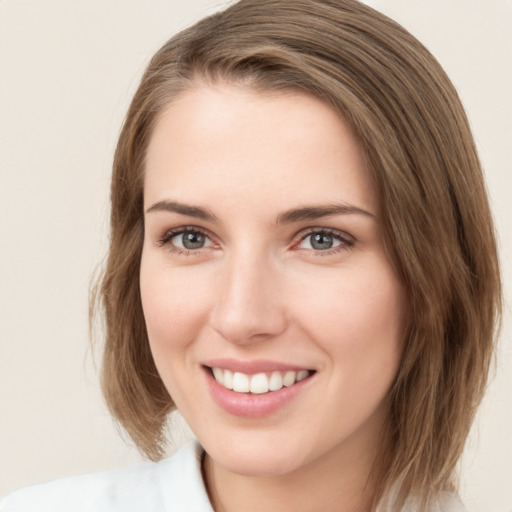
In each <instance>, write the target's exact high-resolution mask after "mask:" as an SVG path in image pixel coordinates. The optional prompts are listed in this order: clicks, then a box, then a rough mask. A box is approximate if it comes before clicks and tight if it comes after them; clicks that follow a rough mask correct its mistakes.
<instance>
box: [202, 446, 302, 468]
mask: <svg viewBox="0 0 512 512" xmlns="http://www.w3.org/2000/svg"><path fill="white" fill-rule="evenodd" d="M244 437H245V439H244ZM250 437H251V436H238V437H237V436H233V437H231V436H230V438H229V439H226V440H225V441H224V442H222V441H221V442H219V441H220V440H219V439H216V440H215V441H214V442H213V443H212V446H211V447H210V446H208V443H206V444H205V445H203V447H204V448H205V450H206V452H207V453H208V455H209V456H210V457H211V458H212V459H213V460H214V461H215V463H216V464H218V465H219V466H220V467H222V468H224V469H225V470H227V471H230V472H231V473H235V474H238V475H244V476H253V477H276V476H281V475H285V474H288V473H291V472H293V471H294V470H296V469H298V468H299V467H301V466H302V465H303V464H304V453H303V451H302V450H301V449H300V446H295V445H291V444H290V443H289V442H288V443H285V442H279V441H276V439H275V438H274V439H271V440H265V439H254V438H253V439H252V440H251V439H250Z"/></svg>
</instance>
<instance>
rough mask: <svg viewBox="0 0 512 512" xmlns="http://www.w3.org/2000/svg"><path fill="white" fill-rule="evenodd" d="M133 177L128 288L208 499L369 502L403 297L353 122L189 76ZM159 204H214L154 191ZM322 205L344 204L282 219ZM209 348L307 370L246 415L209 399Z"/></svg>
mask: <svg viewBox="0 0 512 512" xmlns="http://www.w3.org/2000/svg"><path fill="white" fill-rule="evenodd" d="M144 187H145V190H144V208H145V211H146V214H145V239H144V246H143V254H142V262H141V294H142V302H143V308H144V314H145V318H146V323H147V329H148V335H149V340H150V345H151V350H152V353H153V356H154V359H155V363H156V366H157V368H158V371H159V373H160V375H161V377H162V379H163V382H164V383H165V386H166V388H167V389H168V391H169V393H170V394H171V396H172V397H173V399H174V401H175V403H176V405H177V406H178V408H179V410H180V411H181V413H182V414H183V416H184V417H185V419H186V420H187V422H188V423H189V425H190V427H191V428H192V430H193V431H194V432H195V434H196V435H197V437H198V439H199V441H200V443H201V444H202V446H203V447H204V448H205V450H206V453H207V455H206V459H205V463H204V475H205V479H206V483H207V487H208V490H209V493H210V498H211V501H212V504H213V506H214V508H215V510H216V511H220V510H226V511H229V512H230V511H237V510H244V511H246V512H250V511H252V510H272V511H280V510H283V511H284V510H286V511H289V510H294V511H312V510H315V511H316V510H322V511H331V510H332V511H334V510H336V511H365V510H369V506H370V505H369V503H370V501H371V497H372V485H371V478H370V471H371V468H372V466H373V464H374V461H375V457H376V456H377V453H378V451H379V450H381V449H382V448H384V447H385V446H386V443H387V437H386V435H385V428H384V426H385V423H386V419H387V417H388V412H389V406H388V402H387V394H388V391H389V389H390V387H391V385H392V383H393V380H394V378H395V376H396V373H397V370H398V366H399V362H400V356H401V348H402V337H403V324H404V311H405V300H404V292H403V289H402V287H401V285H400V283H399V281H398V279H397V276H396V275H395V273H394V272H393V269H392V267H391V264H390V262H389V261H388V258H387V256H386V254H385V251H384V247H383V242H382V239H381V233H380V229H379V220H378V219H379V202H378V198H377V195H376V191H375V189H374V186H373V184H372V181H371V179H370V177H369V174H368V173H367V170H366V168H365V163H364V159H363V156H362V153H361V150H360V147H359V144H358V141H357V139H356V138H355V137H354V135H353V134H352V132H351V130H350V129H349V127H348V126H347V125H346V124H345V123H344V122H343V120H342V119H340V117H339V116H338V115H337V114H336V113H335V112H334V111H333V110H332V109H331V108H330V107H329V106H327V105H326V104H324V103H323V102H321V101H319V100H318V99H315V98H314V97H312V96H309V95H306V94H302V93H287V94H284V93H279V94H277V93H276V94H273V95H272V94H269V93H265V94H263V93H258V92H254V91H251V90H250V89H248V88H245V87H242V86H236V85H230V84H225V83H220V84H216V85H214V86H212V85H209V86H206V85H202V84H197V86H196V87H194V88H192V89H191V90H188V91H187V92H185V93H182V94H181V95H180V96H179V97H178V98H176V99H175V100H174V101H173V102H172V103H171V104H170V105H169V106H168V108H167V109H166V110H165V111H164V112H163V113H162V115H161V117H160V119H159V121H158V123H157V125H156V127H155V130H154V133H153V135H152V139H151V141H150V145H149V148H148V154H147V166H146V174H145V184H144ZM163 201H167V202H179V203H182V204H186V205H192V206H194V207H199V208H201V209H203V210H206V211H208V212H209V213H211V214H212V215H213V216H214V218H213V219H206V218H198V217H197V216H196V213H197V212H196V213H194V211H188V212H187V211H185V212H183V211H182V212H181V213H178V212H176V211H168V210H166V209H163V208H161V207H158V206H156V207H155V206H154V205H157V204H160V205H161V204H162V202H163ZM325 205H330V206H332V205H343V206H348V207H349V209H348V210H347V211H341V212H338V213H331V214H330V215H324V216H321V217H318V218H313V219H288V222H285V223H283V222H279V221H278V219H280V218H281V220H282V215H283V212H287V211H289V210H293V209H297V208H302V207H305V206H325ZM350 208H352V210H350ZM359 210H361V211H359ZM280 216H281V217H280ZM191 226H192V227H193V229H194V230H195V231H200V232H203V233H204V234H205V237H206V238H205V239H204V240H205V244H204V246H203V247H201V248H198V249H193V250H188V251H187V250H186V249H184V248H183V247H180V246H183V236H182V235H181V234H173V233H175V232H174V231H173V232H172V233H171V234H169V231H172V230H176V229H178V230H179V229H182V228H184V227H185V228H188V229H189V230H190V227H191ZM311 229H315V230H316V231H318V230H322V229H323V230H324V231H325V230H328V231H327V233H326V234H325V233H324V236H331V237H332V238H331V239H329V240H331V241H332V242H333V245H334V247H333V248H331V249H328V250H319V249H317V248H315V247H316V246H315V247H314V246H313V245H312V239H311V236H310V235H311V231H310V230H311ZM219 357H223V358H232V359H236V360H242V361H251V360H254V359H267V360H268V359H270V360H272V361H278V362H281V363H289V364H293V365H297V366H300V367H304V368H307V369H312V370H315V373H314V375H313V376H312V377H311V378H310V379H309V380H308V381H307V383H305V384H306V385H304V386H303V388H302V390H301V391H300V393H299V394H298V395H297V396H295V397H294V398H293V400H291V401H290V402H289V403H286V404H285V406H283V407H282V408H280V409H279V410H277V411H276V412H274V413H272V414H269V415H266V416H263V417H258V418H247V417H241V416H237V415H233V414H230V413H228V412H226V411H225V410H223V409H222V408H221V407H219V406H218V405H217V404H216V403H215V401H214V400H212V397H211V395H210V392H209V389H208V386H207V385H206V379H205V371H204V367H203V364H204V361H207V360H208V359H211V358H219Z"/></svg>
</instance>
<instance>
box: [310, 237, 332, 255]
mask: <svg viewBox="0 0 512 512" xmlns="http://www.w3.org/2000/svg"><path fill="white" fill-rule="evenodd" d="M332 244H333V240H332V236H329V235H322V234H321V233H317V234H316V235H313V237H312V240H311V247H313V249H318V250H320V251H325V250H326V249H330V248H331V247H332Z"/></svg>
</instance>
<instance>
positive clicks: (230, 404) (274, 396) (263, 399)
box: [204, 367, 313, 418]
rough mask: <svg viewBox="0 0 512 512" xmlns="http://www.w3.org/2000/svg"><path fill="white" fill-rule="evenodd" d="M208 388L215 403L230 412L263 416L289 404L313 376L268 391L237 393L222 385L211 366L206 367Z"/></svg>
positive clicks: (253, 416)
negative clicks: (216, 378) (213, 373)
mask: <svg viewBox="0 0 512 512" xmlns="http://www.w3.org/2000/svg"><path fill="white" fill-rule="evenodd" d="M204 373H205V375H206V381H207V384H208V388H209V390H210V393H211V395H212V398H213V400H214V401H215V403H216V404H217V405H218V406H219V407H221V408H222V409H224V410H225V411H226V412H228V413H229V414H233V415H235V416H243V417H246V418H261V417H263V416H268V415H270V414H272V413H275V412H277V411H278V410H280V409H282V408H283V407H285V406H287V405H288V404H289V403H290V402H291V401H292V400H293V399H294V398H295V397H296V396H297V395H298V394H299V393H301V391H303V390H304V389H305V388H306V387H307V386H308V385H309V384H310V381H311V380H312V378H313V375H310V376H309V377H307V378H306V379H304V380H301V381H300V382H296V383H295V384H293V385H292V386H289V387H283V388H281V389H279V390H278V391H269V392H268V393H262V394H254V393H237V392H236V391H233V390H231V389H226V388H225V387H224V386H221V385H220V384H219V383H218V382H217V381H216V380H215V379H214V377H213V375H212V373H211V371H210V369H209V368H206V367H204Z"/></svg>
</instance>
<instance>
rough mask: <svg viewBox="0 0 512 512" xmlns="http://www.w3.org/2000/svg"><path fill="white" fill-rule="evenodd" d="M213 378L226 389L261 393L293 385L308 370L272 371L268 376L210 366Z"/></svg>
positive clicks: (307, 373)
mask: <svg viewBox="0 0 512 512" xmlns="http://www.w3.org/2000/svg"><path fill="white" fill-rule="evenodd" d="M212 373H213V376H214V378H215V380H216V381H217V382H218V383H219V384H220V385H221V386H223V387H225V388H226V389H232V390H233V391H236V392H237V393H249V392H251V393H254V394H263V393H268V392H269V391H277V390H279V389H281V388H282V387H283V386H286V387H289V386H293V384H295V383H296V382H300V381H301V380H304V379H305V378H306V377H308V376H309V371H308V370H300V371H298V372H295V371H287V372H277V371H275V372H272V373H271V374H270V377H269V375H268V374H266V373H256V374H254V375H247V374H245V373H241V372H234V373H233V372H232V371H231V370H224V369H222V368H212Z"/></svg>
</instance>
